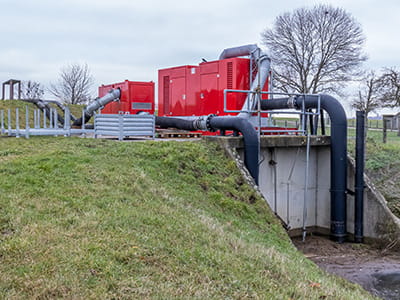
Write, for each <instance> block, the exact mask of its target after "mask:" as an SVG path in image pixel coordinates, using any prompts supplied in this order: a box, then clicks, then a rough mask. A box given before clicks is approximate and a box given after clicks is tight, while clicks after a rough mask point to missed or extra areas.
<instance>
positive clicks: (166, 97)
mask: <svg viewBox="0 0 400 300" xmlns="http://www.w3.org/2000/svg"><path fill="white" fill-rule="evenodd" d="M169 82H170V81H169V76H164V91H163V92H164V95H163V96H164V114H169Z"/></svg>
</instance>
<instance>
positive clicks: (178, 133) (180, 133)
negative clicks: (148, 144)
mask: <svg viewBox="0 0 400 300" xmlns="http://www.w3.org/2000/svg"><path fill="white" fill-rule="evenodd" d="M201 136H202V134H201V133H200V132H191V131H185V130H170V129H157V130H156V137H157V138H162V139H168V138H169V139H171V138H199V137H201Z"/></svg>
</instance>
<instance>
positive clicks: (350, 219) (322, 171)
mask: <svg viewBox="0 0 400 300" xmlns="http://www.w3.org/2000/svg"><path fill="white" fill-rule="evenodd" d="M206 139H207V140H209V141H214V142H218V143H220V144H221V145H222V146H223V147H225V149H226V150H227V152H228V153H231V154H230V155H231V156H232V157H233V158H234V157H235V155H234V153H236V152H237V153H238V156H239V157H240V158H241V159H242V160H243V141H242V138H240V137H206ZM232 153H233V154H232ZM306 165H307V164H306V138H305V137H303V136H268V137H262V138H261V164H260V176H259V187H258V188H259V191H260V192H261V194H262V195H263V196H264V198H265V199H266V201H267V202H268V204H269V206H270V207H271V209H272V210H273V211H274V212H275V213H276V214H277V215H278V216H279V217H280V218H281V219H282V221H283V222H285V223H286V225H287V226H288V227H289V228H290V230H291V232H292V233H293V234H299V233H301V229H302V227H303V216H304V205H305V204H306V211H307V213H306V227H307V231H308V232H318V233H324V234H328V233H329V228H330V137H326V136H315V137H312V138H311V148H310V158H309V177H308V188H307V191H306V192H305V175H306V172H305V169H306ZM239 167H240V168H242V169H243V162H240V163H239ZM246 171H247V170H244V174H245V175H246V177H247V178H249V175H248V172H246ZM354 172H355V169H354V162H353V161H352V160H351V159H349V164H348V188H349V189H350V190H353V189H354ZM250 180H251V179H250ZM365 182H366V189H365V192H364V198H365V204H364V207H365V209H364V234H365V237H366V238H367V239H370V240H380V241H383V242H385V243H392V244H395V243H396V241H397V240H399V241H400V220H399V219H398V218H397V217H395V216H394V215H393V214H392V213H391V212H390V210H389V209H388V207H387V205H386V201H385V199H384V198H383V196H382V195H381V194H380V193H379V191H377V190H376V188H375V187H374V186H373V185H372V183H371V181H370V180H369V179H368V178H367V177H366V176H365ZM347 231H348V232H349V234H350V235H351V234H352V233H353V232H354V197H353V196H351V195H348V197H347ZM398 244H399V246H400V242H399V243H398Z"/></svg>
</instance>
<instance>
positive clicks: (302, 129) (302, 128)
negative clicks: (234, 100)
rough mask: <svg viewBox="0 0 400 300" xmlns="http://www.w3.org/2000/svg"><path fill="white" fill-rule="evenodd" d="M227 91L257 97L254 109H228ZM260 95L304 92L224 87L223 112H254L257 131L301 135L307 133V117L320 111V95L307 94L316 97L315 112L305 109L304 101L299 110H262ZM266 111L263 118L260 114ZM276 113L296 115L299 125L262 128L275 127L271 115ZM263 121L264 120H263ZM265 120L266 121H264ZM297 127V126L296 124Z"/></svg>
mask: <svg viewBox="0 0 400 300" xmlns="http://www.w3.org/2000/svg"><path fill="white" fill-rule="evenodd" d="M228 93H245V94H247V95H252V96H253V97H257V99H256V101H255V102H256V103H257V105H256V109H253V108H251V107H245V108H243V107H242V109H240V110H235V109H228V108H227V105H228V104H227V102H228V100H227V98H228V96H227V95H228ZM262 95H268V97H273V96H276V95H279V96H286V97H296V96H300V97H301V96H306V94H289V93H278V92H263V91H251V90H234V89H225V90H224V112H225V113H241V112H248V113H251V114H254V113H256V114H257V122H256V124H255V125H256V128H257V129H258V130H259V133H260V134H262V133H285V134H302V135H307V129H308V126H307V123H306V122H307V119H308V118H315V117H319V116H320V111H321V101H320V95H307V96H311V97H316V98H317V99H318V101H317V103H318V104H317V108H316V109H315V112H312V111H307V110H306V108H305V103H304V101H303V102H302V107H301V109H300V110H299V111H294V110H262V109H261V103H260V101H261V97H262ZM264 113H267V114H268V118H263V117H262V114H264ZM278 114H286V115H288V114H289V115H298V116H299V120H300V121H299V123H298V124H297V125H299V128H298V129H288V130H282V129H277V130H275V129H262V128H263V127H264V128H265V127H276V125H275V124H274V119H273V118H272V116H274V115H278ZM263 121H264V122H263ZM265 121H266V122H265ZM296 127H298V126H296Z"/></svg>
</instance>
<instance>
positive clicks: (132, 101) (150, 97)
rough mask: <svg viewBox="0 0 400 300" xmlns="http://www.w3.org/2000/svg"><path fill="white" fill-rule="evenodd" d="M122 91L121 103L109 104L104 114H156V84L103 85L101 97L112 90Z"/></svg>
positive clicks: (102, 111) (128, 82)
mask: <svg viewBox="0 0 400 300" xmlns="http://www.w3.org/2000/svg"><path fill="white" fill-rule="evenodd" d="M115 88H119V89H120V90H121V97H120V101H115V102H110V103H108V104H107V105H106V106H105V107H104V108H103V109H102V110H101V113H103V114H118V113H127V114H138V113H140V112H147V113H149V114H154V109H155V105H154V82H152V81H150V82H141V81H129V80H125V81H124V82H120V83H114V84H108V85H102V86H100V87H99V97H102V96H104V95H105V94H107V93H108V92H109V91H110V90H111V89H115Z"/></svg>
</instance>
